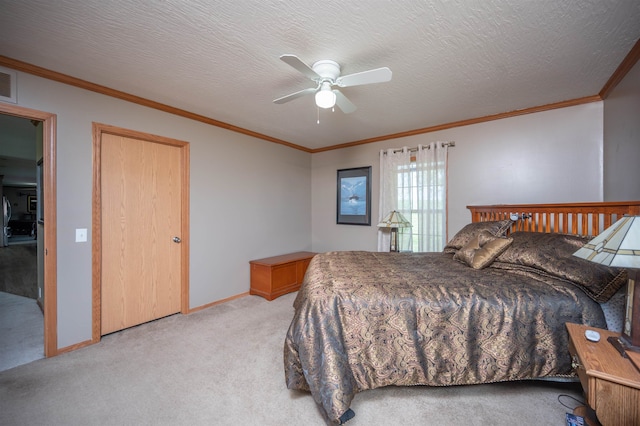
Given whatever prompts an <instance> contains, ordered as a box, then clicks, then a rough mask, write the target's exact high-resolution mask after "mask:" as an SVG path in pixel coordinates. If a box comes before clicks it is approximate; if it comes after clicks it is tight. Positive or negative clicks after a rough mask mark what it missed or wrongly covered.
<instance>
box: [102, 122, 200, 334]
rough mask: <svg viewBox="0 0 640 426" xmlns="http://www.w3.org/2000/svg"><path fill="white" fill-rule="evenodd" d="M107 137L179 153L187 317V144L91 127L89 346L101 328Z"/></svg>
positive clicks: (182, 287)
mask: <svg viewBox="0 0 640 426" xmlns="http://www.w3.org/2000/svg"><path fill="white" fill-rule="evenodd" d="M103 133H108V134H111V135H116V136H123V137H127V138H133V139H141V140H144V141H148V142H153V143H160V144H164V145H171V146H175V147H177V148H179V149H180V154H181V169H182V176H181V177H180V180H181V185H182V196H181V217H182V223H181V224H180V232H181V236H180V239H181V240H182V243H181V244H180V269H181V272H180V274H181V275H180V281H181V284H180V308H181V310H180V312H181V313H182V314H187V313H189V175H190V172H189V143H188V142H184V141H180V140H177V139H171V138H166V137H164V136H157V135H152V134H149V133H143V132H139V131H136V130H129V129H123V128H120V127H115V126H111V125H108V124H101V123H95V122H94V123H93V196H92V197H93V203H92V225H91V233H92V268H91V269H92V333H91V342H92V343H97V342H99V341H100V338H101V324H102V312H101V311H102V309H101V306H102V296H101V294H102V261H101V259H102V222H101V220H102V218H101V212H102V193H101V186H100V182H101V173H102V160H101V157H102V156H101V147H102V134H103Z"/></svg>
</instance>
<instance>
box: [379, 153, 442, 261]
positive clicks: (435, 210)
mask: <svg viewBox="0 0 640 426" xmlns="http://www.w3.org/2000/svg"><path fill="white" fill-rule="evenodd" d="M448 146H449V144H448V143H442V142H438V143H432V144H430V145H427V146H419V147H418V149H417V150H409V149H408V148H403V149H402V150H401V152H396V151H397V150H387V152H386V153H384V154H381V162H380V163H381V169H382V171H381V181H382V182H381V185H380V188H381V196H380V206H381V214H386V212H388V211H391V210H398V211H399V212H400V213H402V214H403V215H404V216H405V217H406V218H407V219H409V221H410V222H411V225H412V227H411V228H404V229H400V230H399V232H400V235H401V237H400V248H401V250H402V251H407V250H411V251H416V252H426V251H441V250H442V249H443V248H444V246H445V244H446V241H445V240H446V213H447V212H446V205H447V200H446V195H447V147H448ZM410 151H415V154H414V155H411V153H410ZM383 152H384V151H383ZM390 182H392V184H390ZM380 241H381V237H379V238H378V249H379V250H381V251H383V250H384V249H385V245H384V243H382V244H381V243H380ZM387 241H388V240H387ZM387 245H388V242H387Z"/></svg>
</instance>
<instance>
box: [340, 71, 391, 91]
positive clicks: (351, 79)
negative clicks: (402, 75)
mask: <svg viewBox="0 0 640 426" xmlns="http://www.w3.org/2000/svg"><path fill="white" fill-rule="evenodd" d="M391 75H392V74H391V70H390V69H389V68H387V67H382V68H376V69H374V70H369V71H362V72H357V73H355V74H349V75H345V76H342V77H338V79H337V80H336V84H337V85H338V86H340V87H349V86H360V85H362V84H373V83H384V82H385V81H389V80H391Z"/></svg>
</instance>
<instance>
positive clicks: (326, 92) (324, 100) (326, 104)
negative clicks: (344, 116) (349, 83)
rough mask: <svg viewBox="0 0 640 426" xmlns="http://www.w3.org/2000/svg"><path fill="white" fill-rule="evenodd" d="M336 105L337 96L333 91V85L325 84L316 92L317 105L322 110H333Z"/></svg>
mask: <svg viewBox="0 0 640 426" xmlns="http://www.w3.org/2000/svg"><path fill="white" fill-rule="evenodd" d="M335 104H336V94H335V93H333V90H331V84H330V83H327V82H324V83H322V86H321V87H320V90H318V91H317V92H316V105H317V106H318V107H320V108H333V106H334V105H335Z"/></svg>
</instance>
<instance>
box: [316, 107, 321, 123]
mask: <svg viewBox="0 0 640 426" xmlns="http://www.w3.org/2000/svg"><path fill="white" fill-rule="evenodd" d="M316 114H318V121H317V123H318V124H320V107H318V106H317V107H316Z"/></svg>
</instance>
